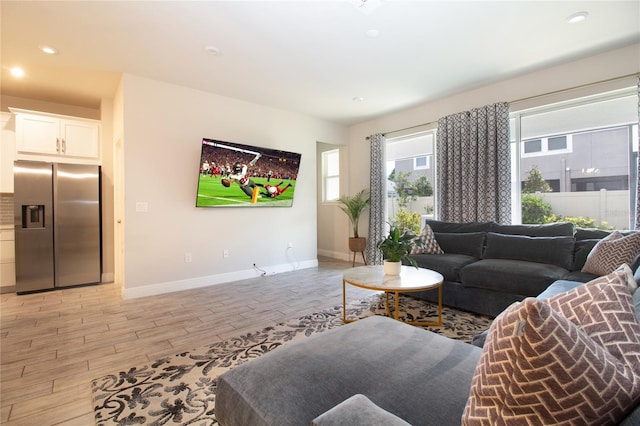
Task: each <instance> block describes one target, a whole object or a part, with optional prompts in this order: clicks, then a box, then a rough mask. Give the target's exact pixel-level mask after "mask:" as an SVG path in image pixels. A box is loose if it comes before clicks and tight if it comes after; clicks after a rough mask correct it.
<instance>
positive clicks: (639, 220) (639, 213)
mask: <svg viewBox="0 0 640 426" xmlns="http://www.w3.org/2000/svg"><path fill="white" fill-rule="evenodd" d="M638 138H639V139H640V77H638ZM636 176H637V182H636V229H640V152H638V170H637V172H636Z"/></svg>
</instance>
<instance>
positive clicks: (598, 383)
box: [462, 273, 640, 426]
mask: <svg viewBox="0 0 640 426" xmlns="http://www.w3.org/2000/svg"><path fill="white" fill-rule="evenodd" d="M602 278H603V279H599V280H600V281H598V282H597V283H595V284H592V283H593V282H591V283H587V284H585V285H583V286H580V287H578V288H579V289H581V291H580V292H579V294H573V297H578V299H580V300H581V301H582V303H580V302H578V301H576V302H574V303H573V304H572V308H571V309H569V310H568V312H569V313H570V316H572V317H573V319H568V318H567V317H565V316H564V315H563V314H562V313H561V312H560V311H564V310H567V309H566V308H565V306H564V305H563V304H564V303H565V302H566V300H563V298H562V297H557V299H555V300H552V301H551V303H550V304H548V303H547V302H548V300H547V301H541V300H537V299H533V298H527V299H525V300H524V301H523V302H517V303H514V304H513V305H511V306H510V307H509V308H507V309H506V310H505V311H504V312H503V313H502V314H500V316H498V318H496V319H495V321H494V322H493V324H492V326H491V328H490V330H489V334H488V336H487V341H486V343H485V345H484V348H483V353H482V357H481V359H480V362H479V363H478V366H477V367H476V371H475V374H474V377H473V381H472V384H471V391H470V396H469V399H468V401H467V406H466V407H465V411H464V414H463V417H462V424H463V425H496V424H559V423H562V424H580V425H598V426H600V425H606V424H617V423H619V422H620V420H621V419H623V418H624V416H625V415H626V412H627V411H628V410H629V409H631V408H632V407H633V406H635V404H637V402H638V400H640V324H639V323H638V319H637V317H636V316H635V311H634V307H633V302H632V298H631V295H630V293H629V291H628V289H627V286H626V283H625V282H624V281H623V280H622V279H621V274H620V273H615V274H612V275H611V276H608V277H606V278H605V277H602ZM594 281H595V280H594ZM567 293H569V292H567ZM565 295H566V293H565ZM567 297H568V296H567ZM560 305H562V307H560ZM557 309H558V310H557ZM578 324H579V325H578Z"/></svg>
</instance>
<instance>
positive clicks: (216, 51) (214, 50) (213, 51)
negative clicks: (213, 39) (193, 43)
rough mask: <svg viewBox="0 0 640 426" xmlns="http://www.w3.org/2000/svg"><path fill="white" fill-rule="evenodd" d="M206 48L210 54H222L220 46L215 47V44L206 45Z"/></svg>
mask: <svg viewBox="0 0 640 426" xmlns="http://www.w3.org/2000/svg"><path fill="white" fill-rule="evenodd" d="M204 50H205V51H206V52H207V53H208V54H210V55H213V56H218V55H220V49H218V48H217V47H215V46H205V47H204Z"/></svg>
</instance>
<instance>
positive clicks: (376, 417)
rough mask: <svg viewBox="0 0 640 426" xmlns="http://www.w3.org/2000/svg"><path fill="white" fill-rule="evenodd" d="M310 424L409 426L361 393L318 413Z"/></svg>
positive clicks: (328, 425)
mask: <svg viewBox="0 0 640 426" xmlns="http://www.w3.org/2000/svg"><path fill="white" fill-rule="evenodd" d="M311 425H312V426H341V425H350V426H370V425H389V426H411V425H409V423H407V422H405V421H404V420H402V419H401V418H400V417H398V416H396V415H395V414H391V413H390V412H388V411H386V410H384V409H382V408H380V407H378V406H377V405H376V404H374V403H373V402H371V400H370V399H369V398H367V397H366V396H364V395H362V394H356V395H353V396H352V397H351V398H348V399H346V400H345V401H342V402H341V403H340V404H338V405H336V406H335V407H333V408H331V409H330V410H328V411H326V412H324V413H323V414H321V415H319V416H318V417H316V418H315V419H313V421H312V422H311Z"/></svg>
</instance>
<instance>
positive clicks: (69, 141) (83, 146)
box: [60, 119, 100, 158]
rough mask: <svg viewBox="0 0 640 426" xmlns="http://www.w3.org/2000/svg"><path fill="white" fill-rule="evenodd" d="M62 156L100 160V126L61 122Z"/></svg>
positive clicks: (79, 122)
mask: <svg viewBox="0 0 640 426" xmlns="http://www.w3.org/2000/svg"><path fill="white" fill-rule="evenodd" d="M60 129H61V140H62V144H61V148H60V153H61V154H62V155H66V156H71V157H83V158H98V157H99V155H100V144H99V138H100V132H99V130H100V128H99V126H98V124H95V123H90V122H83V121H74V120H66V119H63V120H61V125H60Z"/></svg>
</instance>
